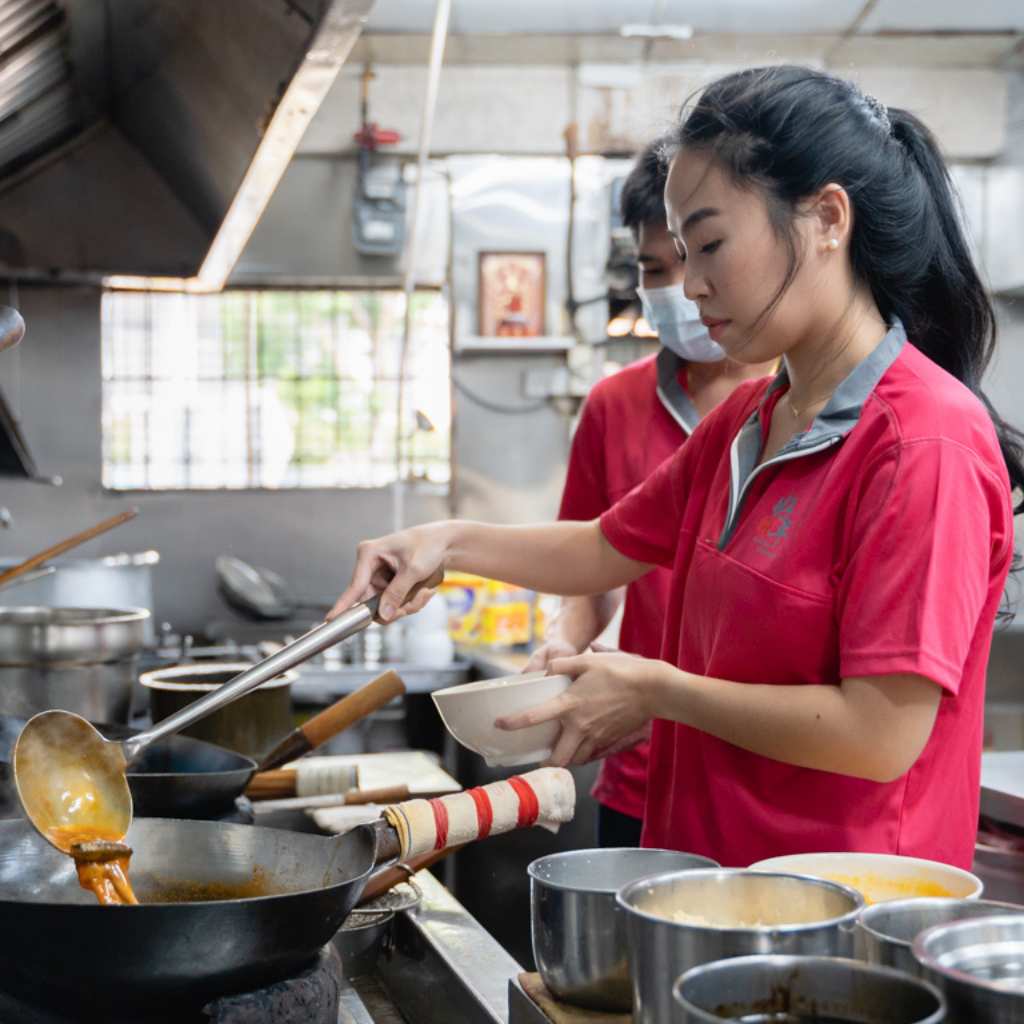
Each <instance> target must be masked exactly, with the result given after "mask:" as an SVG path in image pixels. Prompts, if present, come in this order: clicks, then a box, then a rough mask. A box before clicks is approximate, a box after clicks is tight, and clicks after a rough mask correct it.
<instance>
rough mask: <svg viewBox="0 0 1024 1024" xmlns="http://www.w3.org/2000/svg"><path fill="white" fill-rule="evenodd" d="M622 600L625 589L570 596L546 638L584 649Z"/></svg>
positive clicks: (564, 601) (578, 649)
mask: <svg viewBox="0 0 1024 1024" xmlns="http://www.w3.org/2000/svg"><path fill="white" fill-rule="evenodd" d="M621 603H622V590H621V589H617V590H613V591H610V592H609V593H605V594H592V595H590V596H588V597H566V598H563V600H562V606H561V607H560V608H559V609H558V612H557V614H556V615H555V617H554V619H553V620H552V622H551V625H550V626H549V627H548V631H547V636H546V638H545V639H546V640H547V641H548V642H549V643H551V642H554V643H563V644H566V645H567V646H568V647H571V648H572V649H573V650H575V651H584V650H586V648H587V647H588V646H589V645H590V643H591V642H592V641H593V640H596V639H597V638H598V637H599V636H600V635H601V633H602V632H604V629H605V627H606V626H607V625H608V623H609V622H611V620H612V618H613V616H614V615H615V611H616V609H617V608H618V607H619V605H620V604H621Z"/></svg>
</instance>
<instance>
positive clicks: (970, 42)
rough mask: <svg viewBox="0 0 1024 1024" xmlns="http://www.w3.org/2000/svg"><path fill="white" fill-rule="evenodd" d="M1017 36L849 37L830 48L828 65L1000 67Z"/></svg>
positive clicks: (843, 66) (1011, 52)
mask: <svg viewBox="0 0 1024 1024" xmlns="http://www.w3.org/2000/svg"><path fill="white" fill-rule="evenodd" d="M1016 39H1017V37H1016V36H1014V35H1003V34H989V33H981V34H979V35H938V36H936V35H893V36H852V37H850V38H848V39H845V40H843V41H842V42H841V43H840V44H839V46H838V47H837V48H836V49H835V50H833V51H832V53H831V54H830V58H829V64H830V66H831V67H833V68H834V69H836V70H837V71H843V70H844V69H845V68H847V67H869V66H880V67H884V66H888V67H916V68H922V67H934V68H979V67H1001V66H1003V65H1004V64H1005V63H1006V61H1007V60H1008V59H1009V58H1010V57H1011V56H1012V54H1013V52H1014V48H1015V45H1016Z"/></svg>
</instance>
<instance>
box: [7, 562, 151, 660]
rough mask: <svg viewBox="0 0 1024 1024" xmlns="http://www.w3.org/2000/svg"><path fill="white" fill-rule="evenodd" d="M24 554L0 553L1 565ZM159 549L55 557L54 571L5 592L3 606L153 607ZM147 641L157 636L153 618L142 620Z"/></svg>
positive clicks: (11, 565)
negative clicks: (1, 555)
mask: <svg viewBox="0 0 1024 1024" xmlns="http://www.w3.org/2000/svg"><path fill="white" fill-rule="evenodd" d="M22 561H23V559H21V558H13V559H0V570H3V569H9V568H11V567H13V566H15V565H19V564H20V563H21V562H22ZM159 562H160V554H159V552H157V551H137V552H130V553H129V552H125V553H122V554H117V555H106V556H104V557H101V558H55V559H54V560H53V561H52V562H51V563H49V564H48V566H47V568H48V569H51V570H53V571H52V574H50V575H47V576H45V577H44V578H40V579H37V580H34V581H32V582H31V583H26V584H25V585H24V586H19V587H18V588H17V589H14V588H12V589H11V591H10V592H9V593H8V592H6V591H5V592H4V595H3V599H2V601H3V604H4V605H7V606H16V607H20V606H24V605H42V606H50V607H55V608H56V607H76V608H145V609H146V610H147V611H149V612H150V613H152V612H153V574H154V572H155V569H156V566H157V565H158V564H159ZM144 632H145V641H146V645H147V646H152V645H154V644H155V642H156V631H155V628H154V622H153V620H152V618H150V619H148V620H147V621H146V624H145V630H144Z"/></svg>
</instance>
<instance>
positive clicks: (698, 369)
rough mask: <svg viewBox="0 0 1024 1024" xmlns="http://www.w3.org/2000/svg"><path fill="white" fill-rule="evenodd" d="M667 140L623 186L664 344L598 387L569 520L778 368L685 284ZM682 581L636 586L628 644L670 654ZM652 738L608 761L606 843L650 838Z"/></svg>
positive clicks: (580, 635)
mask: <svg viewBox="0 0 1024 1024" xmlns="http://www.w3.org/2000/svg"><path fill="white" fill-rule="evenodd" d="M659 149H660V144H659V143H658V142H655V143H652V144H651V145H649V146H648V147H647V148H646V149H645V150H644V151H643V152H642V153H641V154H640V156H639V158H638V159H637V162H636V164H635V166H634V167H633V169H632V171H631V172H630V174H629V176H628V177H627V179H626V181H625V184H624V186H623V189H622V199H621V210H622V220H623V223H624V224H625V225H626V227H628V228H629V229H630V230H631V231H632V232H633V235H634V237H635V238H636V242H637V249H638V255H637V262H638V264H639V271H640V288H639V289H638V293H639V295H640V298H641V301H642V303H643V308H644V315H645V318H646V319H647V321H648V323H649V324H650V325H651V327H653V328H654V330H656V331H657V332H658V338H659V341H660V342H661V346H662V347H661V349H660V351H659V352H658V353H657V354H656V355H653V356H648V357H647V358H645V359H640V360H638V361H637V362H635V363H632V364H630V365H629V366H627V367H625V368H624V369H622V370H621V371H619V372H618V373H616V374H614V375H613V376H611V377H608V378H606V379H605V380H602V381H601V382H600V383H598V384H596V385H595V386H594V388H593V390H592V391H591V392H590V396H589V397H588V398H587V401H586V404H585V406H584V408H583V412H582V415H581V416H580V421H579V425H578V426H577V428H576V434H575V436H574V438H573V443H572V451H571V453H570V456H569V468H568V472H567V474H566V479H565V488H564V491H563V494H562V504H561V508H560V509H559V518H560V519H576V520H590V519H596V518H597V517H598V516H600V515H601V514H602V513H603V512H605V511H607V510H608V509H609V508H611V507H612V505H614V504H615V503H616V502H617V501H618V500H619V499H620V498H622V497H623V496H624V495H626V494H628V493H629V492H630V491H631V490H632V489H633V488H634V487H636V486H637V485H638V484H640V483H642V482H643V481H644V480H646V479H647V477H648V476H650V474H651V473H653V472H654V470H655V469H657V467H658V466H659V465H660V464H661V463H662V462H664V460H665V459H667V458H668V457H669V456H671V455H672V454H673V453H674V452H675V451H676V449H677V448H678V447H679V446H680V445H681V444H682V443H683V442H684V441H685V440H686V439H687V437H689V436H690V434H691V432H692V431H693V430H694V428H695V427H696V426H697V423H698V422H699V421H700V418H701V417H702V416H703V415H704V414H706V413H707V412H709V411H710V410H711V409H713V408H714V407H715V406H716V405H717V404H718V403H719V402H721V401H722V400H723V399H724V398H726V397H727V396H728V395H730V394H731V393H732V392H733V390H734V389H735V388H736V387H737V386H738V385H739V384H741V383H742V382H743V381H744V380H749V379H751V378H757V377H763V376H766V375H768V374H770V373H771V372H772V371H773V369H774V366H773V364H758V365H752V366H750V365H744V364H742V363H737V362H734V361H733V360H731V359H726V358H725V353H724V352H723V351H722V349H721V348H719V346H718V345H716V344H715V343H714V342H713V341H712V340H711V339H710V338H709V337H708V334H707V329H706V328H705V327H704V325H703V324H702V323H701V322H700V314H699V313H698V311H697V307H696V305H695V304H694V303H692V302H690V301H689V300H687V298H686V297H685V295H684V294H683V272H684V264H683V263H682V262H681V261H680V259H679V256H678V255H677V253H676V250H675V246H674V245H673V243H672V239H671V237H670V236H669V234H668V229H667V227H666V223H665V203H664V198H663V196H664V191H665V177H666V168H665V166H664V163H663V161H662V159H661V156H660V153H659ZM670 580H671V574H670V573H669V572H668V571H666V570H664V569H658V570H656V571H654V572H651V573H648V574H647V575H646V576H643V577H642V578H641V579H639V580H637V581H636V582H635V583H632V584H630V585H629V587H627V588H626V591H625V607H624V609H623V616H622V627H621V630H620V634H619V646H620V647H621V649H622V650H623V651H627V652H629V653H630V654H638V655H640V656H641V657H644V658H657V657H658V655H659V653H660V651H661V638H662V627H663V623H664V619H665V610H666V607H667V604H668V592H669V584H670ZM622 600H623V598H622V593H621V592H617V593H612V594H602V595H599V596H597V597H574V598H567V599H565V600H564V601H563V602H562V607H561V611H560V612H559V614H558V616H557V617H556V618H555V620H554V622H553V623H552V625H551V628H550V629H549V631H548V635H547V638H546V642H545V644H544V645H543V646H542V647H540V648H538V649H537V651H535V652H534V655H533V657H532V658H531V660H530V663H529V665H528V666H527V671H531V672H532V671H537V670H539V669H543V668H545V667H546V666H547V664H548V662H550V661H551V660H552V659H553V658H560V657H566V656H569V655H573V654H578V653H580V652H581V651H584V650H586V649H587V647H588V646H589V645H590V644H591V642H592V641H593V640H594V639H595V638H596V637H597V636H598V635H599V634H600V633H601V632H602V631H603V630H604V628H605V627H606V626H607V625H608V623H609V622H610V621H611V619H612V616H613V615H614V613H615V611H616V609H617V607H618V605H619V604H620V603H621V602H622ZM649 748H650V743H649V741H648V740H646V739H643V740H641V741H640V742H638V743H637V744H636V745H635V746H633V747H629V748H628V749H626V750H624V751H622V752H621V753H618V754H613V755H612V756H610V757H607V758H606V759H605V761H604V763H603V764H602V766H601V772H600V775H599V777H598V780H597V784H596V786H595V787H594V791H593V795H594V797H595V798H596V799H597V801H598V805H599V806H598V837H597V839H598V844H599V845H600V846H638V845H639V843H640V829H641V826H642V823H643V813H644V801H645V798H646V790H647V759H648V754H649Z"/></svg>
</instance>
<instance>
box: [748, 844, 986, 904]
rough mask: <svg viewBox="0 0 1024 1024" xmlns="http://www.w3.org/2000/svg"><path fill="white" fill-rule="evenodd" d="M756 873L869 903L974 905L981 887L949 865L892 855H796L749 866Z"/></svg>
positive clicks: (977, 880) (968, 873)
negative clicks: (786, 876) (830, 887)
mask: <svg viewBox="0 0 1024 1024" xmlns="http://www.w3.org/2000/svg"><path fill="white" fill-rule="evenodd" d="M750 867H751V868H752V870H754V871H787V872H793V873H795V874H800V875H814V876H815V877H817V878H826V879H828V880H829V881H830V882H840V883H841V884H843V885H848V886H849V887H850V888H851V889H856V890H857V891H858V892H860V893H861V895H862V896H863V897H864V899H865V901H866V902H868V903H884V902H886V901H888V900H900V899H913V898H915V897H921V898H926V897H950V898H952V899H958V900H976V899H978V897H979V896H981V892H982V889H983V888H984V886H983V885H982V881H981V879H980V878H978V876H977V875H972V874H971V873H970V872H969V871H964V870H962V869H961V868H954V867H952V866H950V865H949V864H942V863H940V862H939V861H934V860H921V859H920V858H918V857H898V856H896V855H895V854H889V853H796V854H792V855H790V856H788V857H770V858H769V859H768V860H761V861H758V862H757V863H756V864H751V865H750Z"/></svg>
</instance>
